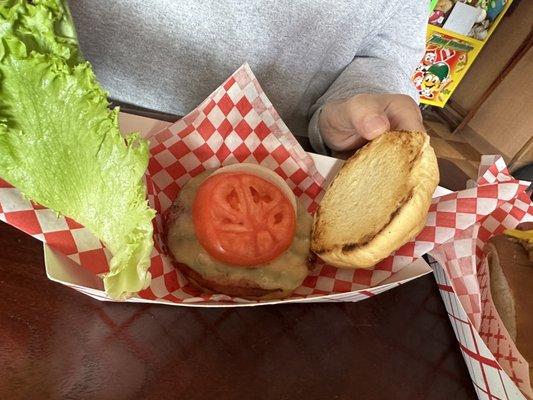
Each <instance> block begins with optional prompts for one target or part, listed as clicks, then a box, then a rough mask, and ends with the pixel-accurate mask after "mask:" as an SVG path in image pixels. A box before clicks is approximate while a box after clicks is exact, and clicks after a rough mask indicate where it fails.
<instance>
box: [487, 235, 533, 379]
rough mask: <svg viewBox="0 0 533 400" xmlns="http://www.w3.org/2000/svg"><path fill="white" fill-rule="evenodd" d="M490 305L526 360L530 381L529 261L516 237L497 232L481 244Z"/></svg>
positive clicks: (532, 305) (532, 280)
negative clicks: (486, 268)
mask: <svg viewBox="0 0 533 400" xmlns="http://www.w3.org/2000/svg"><path fill="white" fill-rule="evenodd" d="M485 254H486V255H487V259H488V264H489V271H490V291H491V296H492V300H493V301H494V305H495V306H496V309H497V310H498V314H499V315H500V318H501V319H502V322H503V324H504V325H505V327H506V328H507V331H508V332H509V335H510V336H511V338H512V339H513V341H514V343H515V344H516V347H517V348H518V350H519V351H520V354H522V356H523V357H524V358H525V359H526V361H527V362H528V363H529V377H530V381H533V369H532V366H533V341H532V340H531V332H533V318H531V316H532V315H533V296H532V293H533V261H531V260H530V259H529V258H528V254H527V253H526V251H525V249H524V247H523V246H522V245H520V244H519V243H518V241H517V240H515V239H512V238H510V237H507V236H505V235H499V236H495V237H493V238H491V239H490V240H489V242H488V243H487V245H486V246H485Z"/></svg>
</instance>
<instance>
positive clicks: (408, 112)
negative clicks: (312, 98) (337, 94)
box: [319, 94, 425, 152]
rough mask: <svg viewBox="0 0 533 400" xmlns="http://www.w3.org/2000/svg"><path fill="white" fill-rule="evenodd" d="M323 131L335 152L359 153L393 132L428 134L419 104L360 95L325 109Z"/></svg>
mask: <svg viewBox="0 0 533 400" xmlns="http://www.w3.org/2000/svg"><path fill="white" fill-rule="evenodd" d="M319 129H320V132H321V134H322V138H323V139H324V142H325V144H326V145H327V146H328V147H329V148H330V149H331V150H333V151H336V152H346V151H351V150H354V149H357V148H359V147H361V146H362V145H364V144H365V143H366V142H367V141H368V140H372V139H374V138H376V137H378V136H379V135H381V134H382V133H384V132H386V131H387V130H389V129H396V130H413V131H422V132H424V131H425V129H424V124H423V122H422V114H421V113H420V109H419V108H418V105H417V104H416V102H415V101H414V100H413V99H412V98H411V97H409V96H406V95H400V94H359V95H356V96H353V97H352V98H350V99H348V100H345V101H334V102H331V103H328V104H326V106H325V107H324V108H323V110H322V112H321V115H320V119H319Z"/></svg>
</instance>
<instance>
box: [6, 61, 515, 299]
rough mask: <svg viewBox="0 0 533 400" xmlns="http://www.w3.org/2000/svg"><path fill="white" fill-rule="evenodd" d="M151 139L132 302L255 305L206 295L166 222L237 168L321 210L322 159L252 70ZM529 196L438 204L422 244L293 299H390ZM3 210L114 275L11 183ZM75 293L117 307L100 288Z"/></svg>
mask: <svg viewBox="0 0 533 400" xmlns="http://www.w3.org/2000/svg"><path fill="white" fill-rule="evenodd" d="M149 140H150V152H151V158H150V162H149V167H148V171H147V173H146V176H145V178H146V183H147V189H148V200H149V202H150V205H151V206H152V207H153V208H155V209H156V210H157V212H158V213H157V216H156V218H155V220H154V228H155V229H154V231H155V234H154V242H155V247H154V250H153V253H152V256H151V266H150V272H151V275H152V281H151V284H150V286H149V287H148V288H146V289H145V290H143V291H141V292H140V293H138V296H137V297H135V298H133V299H130V301H144V302H150V301H163V302H171V303H176V304H184V303H186V304H193V303H194V304H198V305H201V304H204V305H210V304H211V305H212V304H213V303H218V304H222V303H233V304H238V303H243V302H247V301H244V300H242V299H237V298H231V297H229V296H226V295H221V294H214V295H207V294H202V293H200V292H199V291H198V290H197V289H195V288H194V287H193V286H191V285H189V284H188V282H187V279H186V278H185V277H184V276H183V275H182V274H180V273H179V271H177V270H176V269H175V268H173V266H172V265H171V263H170V260H169V259H168V257H166V256H165V254H163V252H162V249H163V243H162V239H161V232H162V229H163V215H164V213H165V211H166V210H167V209H168V207H169V206H170V204H171V203H172V201H173V200H174V199H175V198H176V196H177V194H178V192H179V190H180V188H181V187H182V186H183V185H184V184H185V183H186V182H187V181H188V180H189V179H190V178H191V177H193V176H195V175H197V174H199V173H201V172H202V171H204V170H205V169H210V168H217V167H219V166H221V165H228V164H233V163H236V162H251V163H257V164H261V165H263V166H265V167H268V168H270V169H272V170H274V171H275V172H276V173H278V174H279V175H280V176H281V177H283V178H284V179H285V180H286V181H287V183H288V184H289V186H290V187H291V188H292V189H293V191H294V193H295V195H296V196H298V197H299V198H300V199H301V200H302V201H303V203H304V204H305V205H306V207H308V210H309V211H310V212H313V211H314V210H315V209H316V207H317V204H318V202H319V200H320V198H321V196H322V195H323V191H324V187H323V185H324V178H323V177H322V176H321V175H320V173H319V172H318V171H317V169H316V168H315V165H314V162H313V159H312V158H311V157H310V156H309V155H308V154H307V153H306V152H305V151H304V150H303V149H302V148H301V146H300V145H299V144H298V142H297V141H296V139H295V138H294V136H293V135H292V134H291V133H290V131H289V129H288V128H287V126H286V125H285V124H284V122H283V121H282V120H281V118H280V116H279V115H278V113H277V112H276V110H275V109H274V107H273V106H272V104H271V103H270V101H269V100H268V98H267V97H266V95H265V93H264V92H263V90H262V89H261V86H260V85H259V83H258V81H257V79H256V78H255V77H254V75H253V73H252V71H251V70H250V68H249V67H248V65H246V64H245V65H243V66H242V67H240V68H239V69H238V70H237V71H236V72H235V73H234V74H233V75H232V76H230V77H229V78H228V79H227V80H226V81H225V82H224V83H223V84H222V86H220V87H219V88H218V89H216V90H215V91H214V92H213V93H212V94H211V95H210V96H209V97H208V98H207V99H205V100H204V101H203V102H202V103H201V104H200V105H199V106H198V107H197V108H196V109H195V110H193V111H192V112H191V113H190V114H188V115H187V116H185V117H184V118H183V119H181V120H180V121H178V122H176V123H175V124H173V125H171V126H170V127H168V128H166V129H164V130H162V131H160V132H158V133H156V134H154V135H152V136H151V137H149ZM524 189H525V187H524V185H523V184H521V183H519V182H517V181H505V182H493V183H487V184H485V185H483V186H479V187H476V188H472V189H468V190H464V191H461V192H455V193H451V194H449V195H446V196H442V197H440V198H437V199H434V201H433V203H432V205H431V209H430V211H429V214H428V218H427V223H426V227H425V228H424V229H423V231H422V232H421V233H420V234H419V235H418V237H417V238H416V240H415V241H412V242H410V243H407V244H406V245H405V246H403V247H402V248H400V249H399V250H398V251H396V252H395V253H394V254H393V255H391V256H390V257H388V258H387V259H385V260H384V261H382V262H381V263H379V264H378V265H376V267H375V268H374V269H372V270H343V269H337V268H333V267H331V266H328V265H324V264H322V263H320V264H318V265H317V267H316V268H315V270H314V271H313V272H312V273H310V275H309V276H308V277H307V279H305V281H304V282H303V284H302V285H301V286H300V287H299V288H298V289H297V290H296V291H295V293H294V296H293V297H292V298H291V299H288V300H285V301H290V300H295V299H299V300H302V299H306V300H308V301H311V300H313V299H316V300H320V301H328V300H331V301H335V300H338V299H342V300H343V301H358V300H360V299H362V298H365V297H367V296H370V295H373V294H376V293H377V292H378V291H379V292H381V291H382V287H380V288H379V289H378V288H376V289H374V287H375V286H377V285H379V284H380V283H381V282H383V281H384V280H385V279H387V278H390V277H391V276H392V275H393V274H395V273H396V272H398V271H399V270H401V269H402V268H403V267H404V266H406V265H408V264H410V263H412V262H413V261H414V260H415V259H417V258H419V257H420V256H422V255H423V254H425V253H427V252H428V251H430V250H432V249H433V248H434V247H435V246H436V245H439V244H442V243H445V242H447V241H449V240H450V239H452V238H454V237H455V235H457V233H458V232H460V231H462V230H464V229H467V228H469V227H470V226H472V225H473V224H474V223H476V222H477V221H480V220H481V219H482V218H484V217H485V216H486V215H488V214H490V213H491V212H492V211H494V210H495V209H496V208H497V207H498V206H499V205H501V204H502V203H504V202H508V201H512V200H513V199H514V198H516V196H517V195H518V194H519V193H520V192H521V191H523V190H524ZM0 207H1V210H0V211H1V212H0V218H1V219H3V220H4V221H7V222H8V223H10V224H11V225H14V226H16V227H18V228H20V229H22V230H23V231H25V232H27V233H29V234H30V235H33V236H34V237H36V238H38V239H40V240H42V241H44V242H46V243H48V244H49V245H50V246H51V247H53V248H55V249H58V250H59V251H61V252H62V253H64V254H66V255H67V256H68V257H69V258H70V259H72V260H73V261H75V262H76V263H79V264H80V265H81V266H82V267H84V268H86V269H89V270H90V271H92V272H96V273H101V272H105V271H106V270H107V259H108V258H109V254H108V253H107V254H106V251H105V249H104V247H103V246H102V244H101V243H100V242H99V241H98V240H97V239H95V238H94V236H92V235H91V234H90V232H88V230H87V229H85V228H83V227H81V226H80V225H78V224H76V223H75V222H73V221H71V220H69V219H68V218H63V217H59V218H56V217H55V215H54V214H53V213H52V212H51V211H50V210H46V209H44V208H43V207H40V206H37V205H35V204H32V203H30V202H28V201H26V200H24V199H23V197H21V196H20V193H19V192H18V190H17V189H14V188H11V187H10V186H9V185H7V184H4V185H3V186H2V188H1V189H0ZM72 286H73V287H74V288H76V289H77V290H80V291H83V292H84V293H87V294H90V295H92V296H94V297H97V298H100V299H105V300H110V299H108V298H107V297H106V296H105V295H103V294H102V293H101V292H100V293H96V292H94V290H93V289H91V288H84V287H80V286H74V285H72ZM392 286H395V285H388V286H387V288H389V287H392ZM265 303H268V302H265Z"/></svg>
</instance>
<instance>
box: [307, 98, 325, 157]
mask: <svg viewBox="0 0 533 400" xmlns="http://www.w3.org/2000/svg"><path fill="white" fill-rule="evenodd" d="M321 111H322V107H319V108H318V109H317V110H316V111H315V112H314V113H313V116H312V117H311V120H310V121H309V128H308V135H309V142H311V147H313V150H314V151H315V152H317V153H319V154H325V155H329V154H330V151H329V149H328V147H327V146H326V144H325V143H324V140H323V139H322V135H321V134H320V129H319V128H318V119H319V117H320V112H321Z"/></svg>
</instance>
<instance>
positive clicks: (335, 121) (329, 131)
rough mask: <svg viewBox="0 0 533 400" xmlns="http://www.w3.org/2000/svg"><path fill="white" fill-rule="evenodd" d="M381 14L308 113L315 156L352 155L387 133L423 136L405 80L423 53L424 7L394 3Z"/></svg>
mask: <svg viewBox="0 0 533 400" xmlns="http://www.w3.org/2000/svg"><path fill="white" fill-rule="evenodd" d="M387 14H388V15H384V16H383V18H382V19H381V20H377V21H376V27H375V29H374V31H373V32H372V33H371V34H370V35H369V37H368V39H367V41H366V43H365V45H364V47H363V48H362V49H361V50H360V51H358V53H357V54H356V55H355V57H354V59H353V61H352V62H351V63H350V64H349V65H348V66H347V67H346V69H345V70H344V71H343V72H342V73H341V75H340V76H339V77H338V78H337V79H336V80H335V82H333V84H332V85H331V86H330V88H329V89H328V90H327V91H326V92H325V93H324V95H323V96H322V97H320V98H319V99H318V100H317V102H316V103H315V104H314V105H313V106H312V107H311V110H310V116H311V119H310V124H309V139H310V141H311V144H312V146H313V148H314V149H315V151H318V152H320V153H326V152H327V149H328V148H330V149H332V150H334V151H345V150H350V149H354V148H357V147H359V146H360V145H361V144H362V143H363V142H364V141H365V139H372V138H374V137H375V136H377V135H379V134H380V133H382V132H383V131H385V130H386V129H389V128H393V129H417V130H423V126H422V120H421V117H420V112H419V110H418V107H417V102H418V93H417V91H416V89H415V87H414V84H413V83H412V81H411V74H412V73H413V72H414V70H415V68H416V66H417V65H418V63H419V62H420V60H421V58H422V55H423V52H424V45H425V32H426V25H427V19H428V5H427V1H424V0H401V1H397V2H396V4H395V5H394V7H391V8H390V9H389V10H387Z"/></svg>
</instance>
